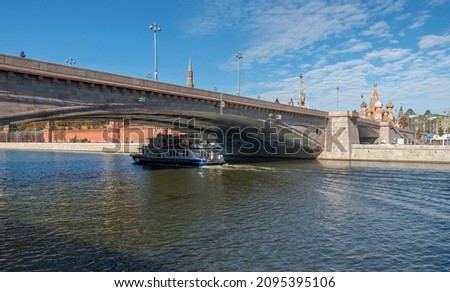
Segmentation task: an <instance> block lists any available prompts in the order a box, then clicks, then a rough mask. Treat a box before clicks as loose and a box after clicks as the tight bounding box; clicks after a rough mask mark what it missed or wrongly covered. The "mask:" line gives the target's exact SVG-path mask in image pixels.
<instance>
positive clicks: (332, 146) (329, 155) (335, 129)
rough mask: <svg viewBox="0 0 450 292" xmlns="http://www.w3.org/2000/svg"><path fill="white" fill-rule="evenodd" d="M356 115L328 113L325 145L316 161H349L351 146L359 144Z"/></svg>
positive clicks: (346, 112)
mask: <svg viewBox="0 0 450 292" xmlns="http://www.w3.org/2000/svg"><path fill="white" fill-rule="evenodd" d="M357 119H358V113H357V112H351V111H345V112H330V113H329V118H328V121H327V126H326V129H325V145H324V148H323V151H322V153H320V155H319V156H318V159H336V160H350V156H351V144H359V143H360V141H359V132H358V127H357Z"/></svg>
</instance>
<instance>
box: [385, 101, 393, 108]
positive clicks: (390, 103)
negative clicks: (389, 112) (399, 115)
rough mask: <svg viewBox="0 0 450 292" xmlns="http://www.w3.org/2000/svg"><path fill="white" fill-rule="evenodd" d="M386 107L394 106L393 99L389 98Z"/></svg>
mask: <svg viewBox="0 0 450 292" xmlns="http://www.w3.org/2000/svg"><path fill="white" fill-rule="evenodd" d="M386 108H394V104H393V103H392V101H391V100H389V101H388V103H387V104H386Z"/></svg>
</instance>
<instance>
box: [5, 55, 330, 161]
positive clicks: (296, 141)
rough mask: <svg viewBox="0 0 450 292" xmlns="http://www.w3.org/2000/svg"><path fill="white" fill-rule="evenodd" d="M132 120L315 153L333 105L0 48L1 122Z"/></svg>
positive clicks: (241, 150) (232, 149)
mask: <svg viewBox="0 0 450 292" xmlns="http://www.w3.org/2000/svg"><path fill="white" fill-rule="evenodd" d="M65 119H109V120H123V119H126V120H130V121H132V122H136V123H140V124H149V125H155V126H161V127H171V128H174V129H175V130H180V131H183V132H189V133H195V134H197V133H198V134H202V135H204V136H206V138H208V139H210V138H214V139H216V140H217V142H220V143H223V144H224V145H225V148H226V152H227V153H228V154H229V155H230V156H244V157H247V156H248V157H272V158H315V157H317V155H318V154H319V153H320V152H321V151H322V150H323V145H324V141H325V128H326V126H327V119H328V112H324V111H318V110H311V109H303V108H298V107H293V106H288V105H282V104H277V103H272V102H267V101H261V100H258V99H252V98H245V97H240V96H234V95H228V94H222V93H220V92H215V91H206V90H200V89H194V88H187V87H184V86H176V85H171V84H165V83H160V82H154V81H149V80H144V79H136V78H131V77H126V76H120V75H115V74H109V73H104V72H98V71H92V70H85V69H80V68H74V67H69V66H62V65H56V64H51V63H45V62H40V61H35V60H28V59H22V58H16V57H11V56H6V55H0V124H1V125H8V124H12V123H17V122H24V121H46V120H65Z"/></svg>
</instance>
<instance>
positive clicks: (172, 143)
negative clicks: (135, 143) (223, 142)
mask: <svg viewBox="0 0 450 292" xmlns="http://www.w3.org/2000/svg"><path fill="white" fill-rule="evenodd" d="M130 156H131V157H132V158H133V160H134V162H135V163H137V164H145V165H150V166H158V167H203V166H208V165H223V164H225V160H224V158H223V148H222V147H221V146H220V145H219V144H215V143H206V142H205V141H202V140H201V139H199V138H189V137H188V136H186V135H180V136H173V135H167V134H162V135H158V136H157V137H155V138H152V139H150V141H149V144H148V145H146V146H143V147H140V148H139V153H138V154H130Z"/></svg>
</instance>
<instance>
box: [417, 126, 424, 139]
mask: <svg viewBox="0 0 450 292" xmlns="http://www.w3.org/2000/svg"><path fill="white" fill-rule="evenodd" d="M422 136H423V130H422V129H420V128H419V129H418V130H417V131H416V139H417V140H420V139H422Z"/></svg>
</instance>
